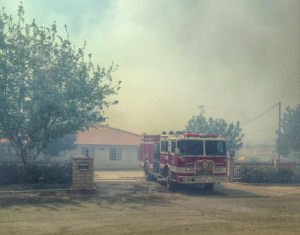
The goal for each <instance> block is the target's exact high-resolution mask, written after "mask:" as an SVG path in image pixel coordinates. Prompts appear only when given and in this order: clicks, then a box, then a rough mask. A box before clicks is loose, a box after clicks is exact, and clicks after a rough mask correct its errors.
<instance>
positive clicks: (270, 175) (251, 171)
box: [239, 164, 300, 183]
mask: <svg viewBox="0 0 300 235" xmlns="http://www.w3.org/2000/svg"><path fill="white" fill-rule="evenodd" d="M239 181H241V182H246V183H300V169H299V168H297V167H290V168H284V167H278V168H275V167H273V166H270V165H265V166H262V165H260V166H258V165H252V166H251V165H246V164H245V165H242V166H241V167H240V179H239Z"/></svg>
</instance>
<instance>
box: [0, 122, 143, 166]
mask: <svg viewBox="0 0 300 235" xmlns="http://www.w3.org/2000/svg"><path fill="white" fill-rule="evenodd" d="M76 137H77V138H76V148H75V149H73V150H70V151H63V152H61V153H60V156H57V157H53V158H52V160H53V159H57V160H58V159H69V158H71V157H76V156H86V155H87V154H88V156H90V157H93V158H94V165H95V169H133V168H139V156H140V146H139V145H140V141H141V135H138V134H134V133H131V132H128V131H124V130H120V129H117V128H113V127H109V126H106V125H100V124H99V125H95V126H92V127H90V128H89V129H88V130H85V131H84V132H79V133H78V134H77V136H76ZM0 159H18V157H17V156H16V150H15V149H14V147H13V146H11V145H10V143H9V142H8V141H7V140H4V139H2V140H1V139H0ZM38 159H44V156H42V155H41V156H39V158H38Z"/></svg>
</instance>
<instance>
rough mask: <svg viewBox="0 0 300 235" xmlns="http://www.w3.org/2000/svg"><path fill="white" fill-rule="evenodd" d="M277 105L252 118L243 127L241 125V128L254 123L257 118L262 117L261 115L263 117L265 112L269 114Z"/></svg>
mask: <svg viewBox="0 0 300 235" xmlns="http://www.w3.org/2000/svg"><path fill="white" fill-rule="evenodd" d="M277 105H278V104H275V105H274V106H272V107H271V108H269V109H268V110H266V111H264V112H263V113H261V114H259V115H257V116H256V117H255V118H253V119H252V120H250V121H249V122H246V123H245V124H244V125H242V126H241V127H244V126H246V125H248V124H250V123H252V122H254V121H256V120H257V119H258V118H260V117H262V116H263V115H265V114H266V113H267V112H269V111H270V110H272V109H273V108H275V107H276V106H277Z"/></svg>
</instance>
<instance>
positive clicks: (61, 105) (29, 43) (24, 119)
mask: <svg viewBox="0 0 300 235" xmlns="http://www.w3.org/2000/svg"><path fill="white" fill-rule="evenodd" d="M65 29H66V35H67V36H66V39H63V38H62V37H61V36H59V35H58V34H57V28H56V24H55V23H53V24H52V26H51V27H50V28H47V27H43V26H38V25H37V24H36V22H35V20H33V21H32V22H31V23H29V24H28V23H26V22H25V19H24V9H23V7H22V5H20V6H19V9H18V16H17V20H14V19H13V17H12V16H9V15H7V14H6V13H5V12H4V10H3V11H2V12H1V13H0V135H1V136H0V137H1V138H6V139H7V140H9V141H10V142H11V143H12V144H13V145H14V146H15V147H16V149H17V153H18V155H19V156H20V157H21V158H22V160H23V161H24V163H25V164H26V161H27V156H28V155H32V156H33V157H34V158H35V157H37V156H38V155H39V154H40V153H41V151H43V150H44V149H45V148H46V147H47V145H48V143H49V142H51V141H53V140H55V139H58V138H61V137H63V136H65V135H66V134H69V133H76V132H77V131H79V130H84V129H85V128H88V127H89V126H90V125H91V124H93V123H96V122H101V121H104V120H105V117H104V114H103V110H104V109H105V108H107V107H108V106H110V105H112V104H116V103H117V101H113V100H112V99H111V98H110V99H108V97H111V95H115V94H117V91H118V89H119V88H120V82H118V83H117V84H114V83H113V81H112V76H111V74H112V73H113V72H114V70H115V69H116V67H115V66H113V65H112V66H111V67H109V68H108V69H105V68H100V66H99V65H94V64H93V63H92V61H91V54H88V55H86V54H85V45H84V46H83V47H82V48H78V49H76V48H75V46H73V45H72V43H71V42H70V40H69V36H68V33H67V27H66V26H65ZM109 100H111V101H109Z"/></svg>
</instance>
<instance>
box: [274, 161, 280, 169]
mask: <svg viewBox="0 0 300 235" xmlns="http://www.w3.org/2000/svg"><path fill="white" fill-rule="evenodd" d="M274 168H275V169H278V168H280V159H275V161H274Z"/></svg>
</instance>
